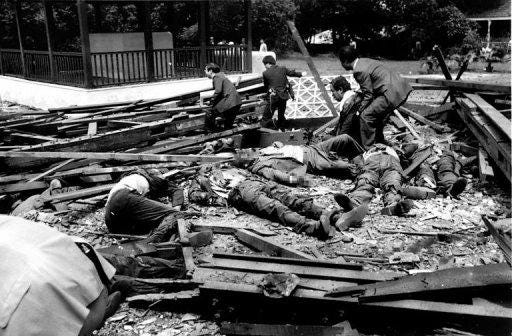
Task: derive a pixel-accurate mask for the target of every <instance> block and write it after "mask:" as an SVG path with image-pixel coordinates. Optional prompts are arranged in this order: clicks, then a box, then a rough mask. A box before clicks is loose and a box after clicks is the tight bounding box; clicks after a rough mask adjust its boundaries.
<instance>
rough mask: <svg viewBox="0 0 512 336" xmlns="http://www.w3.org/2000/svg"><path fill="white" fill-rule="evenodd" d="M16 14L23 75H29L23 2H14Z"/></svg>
mask: <svg viewBox="0 0 512 336" xmlns="http://www.w3.org/2000/svg"><path fill="white" fill-rule="evenodd" d="M14 15H15V17H16V31H17V32H18V42H19V48H20V59H21V71H22V72H23V77H27V66H26V63H25V48H24V47H23V39H24V37H23V30H22V28H21V3H20V1H16V2H14Z"/></svg>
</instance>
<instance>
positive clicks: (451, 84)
mask: <svg viewBox="0 0 512 336" xmlns="http://www.w3.org/2000/svg"><path fill="white" fill-rule="evenodd" d="M404 78H406V79H407V80H408V81H409V82H413V83H421V84H432V85H443V86H446V88H447V89H448V88H453V89H458V90H462V91H495V92H500V93H508V94H510V88H511V87H510V85H500V84H484V83H480V82H470V81H461V80H458V81H456V80H447V79H441V78H439V79H437V78H425V77H417V78H414V77H404Z"/></svg>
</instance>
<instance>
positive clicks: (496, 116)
mask: <svg viewBox="0 0 512 336" xmlns="http://www.w3.org/2000/svg"><path fill="white" fill-rule="evenodd" d="M464 96H465V97H466V98H469V99H470V100H471V101H472V102H473V103H474V104H475V105H476V106H477V108H478V109H479V110H480V111H481V112H482V113H483V114H484V116H485V117H487V118H489V120H491V121H492V122H493V123H494V126H496V127H497V128H498V129H499V130H501V131H502V132H503V133H504V134H505V135H506V136H507V137H508V139H509V140H511V139H512V130H511V123H510V120H509V119H507V118H506V117H505V116H504V115H503V114H501V113H500V112H499V111H498V110H496V109H495V108H494V106H492V105H491V104H489V103H488V102H486V101H485V100H484V99H483V98H482V97H480V96H479V95H476V94H471V93H465V94H464Z"/></svg>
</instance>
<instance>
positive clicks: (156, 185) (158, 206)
mask: <svg viewBox="0 0 512 336" xmlns="http://www.w3.org/2000/svg"><path fill="white" fill-rule="evenodd" d="M168 189H169V182H168V181H167V180H165V179H164V178H162V177H161V175H160V172H159V171H158V170H150V171H149V173H148V172H146V171H144V170H138V171H136V172H133V173H130V174H129V175H127V176H125V177H123V178H122V179H121V180H120V181H119V182H118V183H117V184H116V185H114V187H113V188H112V190H110V193H109V195H108V199H107V204H106V205H105V224H106V225H107V227H108V229H109V231H110V232H111V233H128V234H145V233H148V232H150V231H151V230H155V229H157V228H159V227H160V228H159V229H162V230H163V229H164V228H163V226H173V227H175V226H176V219H175V218H174V215H175V214H176V213H177V211H176V210H175V209H174V208H173V207H172V206H170V205H167V204H164V203H161V202H158V201H154V200H152V199H149V198H147V197H146V195H148V194H151V195H152V196H156V195H158V194H162V193H165V192H167V191H168ZM166 231H168V230H166Z"/></svg>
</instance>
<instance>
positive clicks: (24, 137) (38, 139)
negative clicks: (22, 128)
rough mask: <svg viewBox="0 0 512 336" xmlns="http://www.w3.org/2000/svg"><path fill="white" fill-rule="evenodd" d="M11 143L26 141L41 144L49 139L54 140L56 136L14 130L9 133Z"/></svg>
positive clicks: (25, 142) (26, 142)
mask: <svg viewBox="0 0 512 336" xmlns="http://www.w3.org/2000/svg"><path fill="white" fill-rule="evenodd" d="M9 138H10V142H11V143H24V144H40V143H43V142H47V141H54V140H56V138H54V137H50V136H45V135H39V134H29V133H21V132H13V133H11V134H10V135H9Z"/></svg>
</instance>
